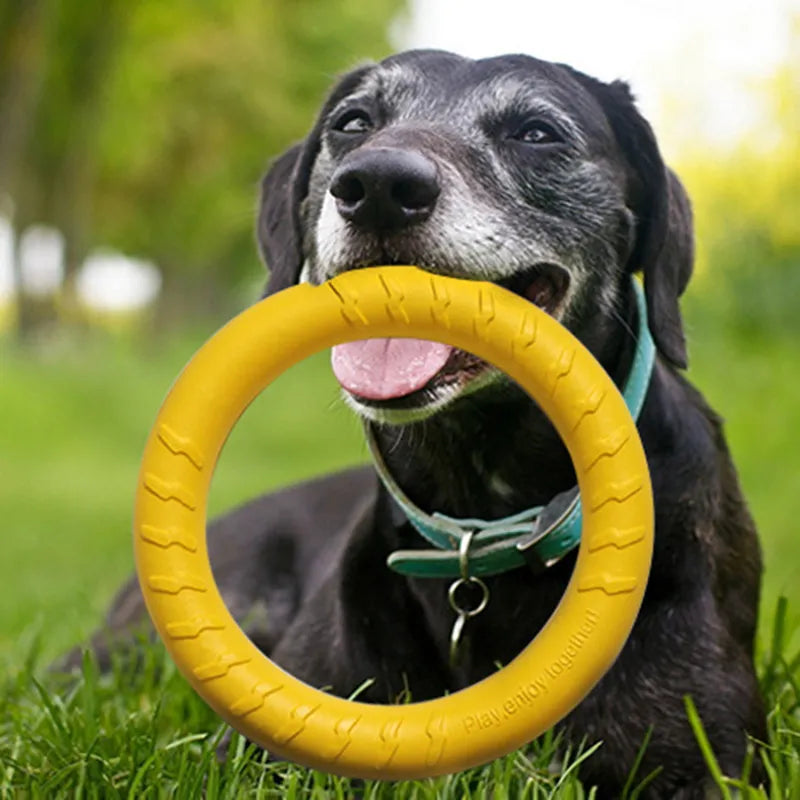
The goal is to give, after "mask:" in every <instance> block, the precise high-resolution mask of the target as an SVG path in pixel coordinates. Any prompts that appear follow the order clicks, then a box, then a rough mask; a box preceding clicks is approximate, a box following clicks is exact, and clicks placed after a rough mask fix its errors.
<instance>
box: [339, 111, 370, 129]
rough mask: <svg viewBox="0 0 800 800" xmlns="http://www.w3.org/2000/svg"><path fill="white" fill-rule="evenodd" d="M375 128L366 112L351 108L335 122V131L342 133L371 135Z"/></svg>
mask: <svg viewBox="0 0 800 800" xmlns="http://www.w3.org/2000/svg"><path fill="white" fill-rule="evenodd" d="M372 128H373V124H372V119H371V118H370V116H369V114H367V112H366V111H363V110H362V109H360V108H351V109H348V110H347V111H345V112H344V113H343V114H340V115H339V117H338V118H337V119H336V120H334V123H333V130H335V131H341V132H342V133H358V134H361V133H369V131H371V130H372Z"/></svg>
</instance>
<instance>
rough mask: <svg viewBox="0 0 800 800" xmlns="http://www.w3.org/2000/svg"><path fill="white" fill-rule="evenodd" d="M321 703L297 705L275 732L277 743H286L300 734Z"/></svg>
mask: <svg viewBox="0 0 800 800" xmlns="http://www.w3.org/2000/svg"><path fill="white" fill-rule="evenodd" d="M319 707H320V704H319V703H317V704H316V705H314V706H309V705H306V704H304V703H300V704H299V705H297V706H295V707H294V708H293V709H292V710H291V711H290V712H289V715H288V716H287V717H285V718H284V720H283V722H282V723H281V726H280V727H279V728H278V730H277V731H275V733H274V734H273V737H272V738H273V740H274V741H275V743H276V744H279V745H286V744H288V743H289V742H291V741H292V739H294V738H295V737H296V736H299V735H300V734H301V733H302V732H303V731H304V730H305V727H306V723H307V722H308V719H309V717H311V715H312V714H313V713H314V712H315V711H317V709H319Z"/></svg>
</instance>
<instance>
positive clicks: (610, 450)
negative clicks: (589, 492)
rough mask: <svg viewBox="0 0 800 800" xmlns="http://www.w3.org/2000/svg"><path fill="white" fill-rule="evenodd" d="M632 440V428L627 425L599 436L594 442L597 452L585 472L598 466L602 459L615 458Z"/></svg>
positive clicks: (593, 445)
mask: <svg viewBox="0 0 800 800" xmlns="http://www.w3.org/2000/svg"><path fill="white" fill-rule="evenodd" d="M630 438H631V432H630V428H628V427H627V426H625V425H620V426H619V427H618V428H615V429H614V430H612V431H609V432H608V433H606V434H605V435H603V436H598V437H597V438H596V439H594V441H592V447H593V448H594V451H595V452H594V455H593V457H592V460H591V461H590V462H589V464H588V465H587V467H586V470H585V471H586V472H588V471H589V470H590V469H592V468H593V467H594V466H596V465H597V463H598V462H599V461H600V460H601V459H603V458H612V457H613V456H615V455H616V454H617V453H619V452H620V450H622V448H623V447H624V446H625V444H626V443H627V442H628V441H629V440H630Z"/></svg>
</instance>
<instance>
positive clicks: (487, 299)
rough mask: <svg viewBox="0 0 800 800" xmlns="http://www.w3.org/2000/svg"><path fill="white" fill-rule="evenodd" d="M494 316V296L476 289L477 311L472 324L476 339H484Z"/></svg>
mask: <svg viewBox="0 0 800 800" xmlns="http://www.w3.org/2000/svg"><path fill="white" fill-rule="evenodd" d="M495 316H496V314H495V309H494V294H493V293H492V292H490V291H487V290H486V289H484V288H483V287H481V288H480V289H478V309H477V311H476V312H475V319H474V320H473V322H472V328H473V330H474V331H475V335H476V336H477V337H478V338H480V339H486V337H487V336H488V330H489V327H490V326H491V324H492V322H494V318H495Z"/></svg>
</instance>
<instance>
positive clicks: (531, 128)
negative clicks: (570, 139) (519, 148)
mask: <svg viewBox="0 0 800 800" xmlns="http://www.w3.org/2000/svg"><path fill="white" fill-rule="evenodd" d="M511 138H512V139H515V140H516V141H518V142H523V143H524V144H557V143H558V142H563V141H564V139H563V138H562V137H561V135H560V134H559V132H558V131H557V130H556V129H555V128H554V127H553V126H552V125H550V124H548V123H547V122H542V121H541V120H538V119H537V120H531V121H530V122H526V123H525V124H524V125H522V126H521V127H520V128H519V129H518V130H517V131H516V132H515V133H514V134H512V136H511Z"/></svg>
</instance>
